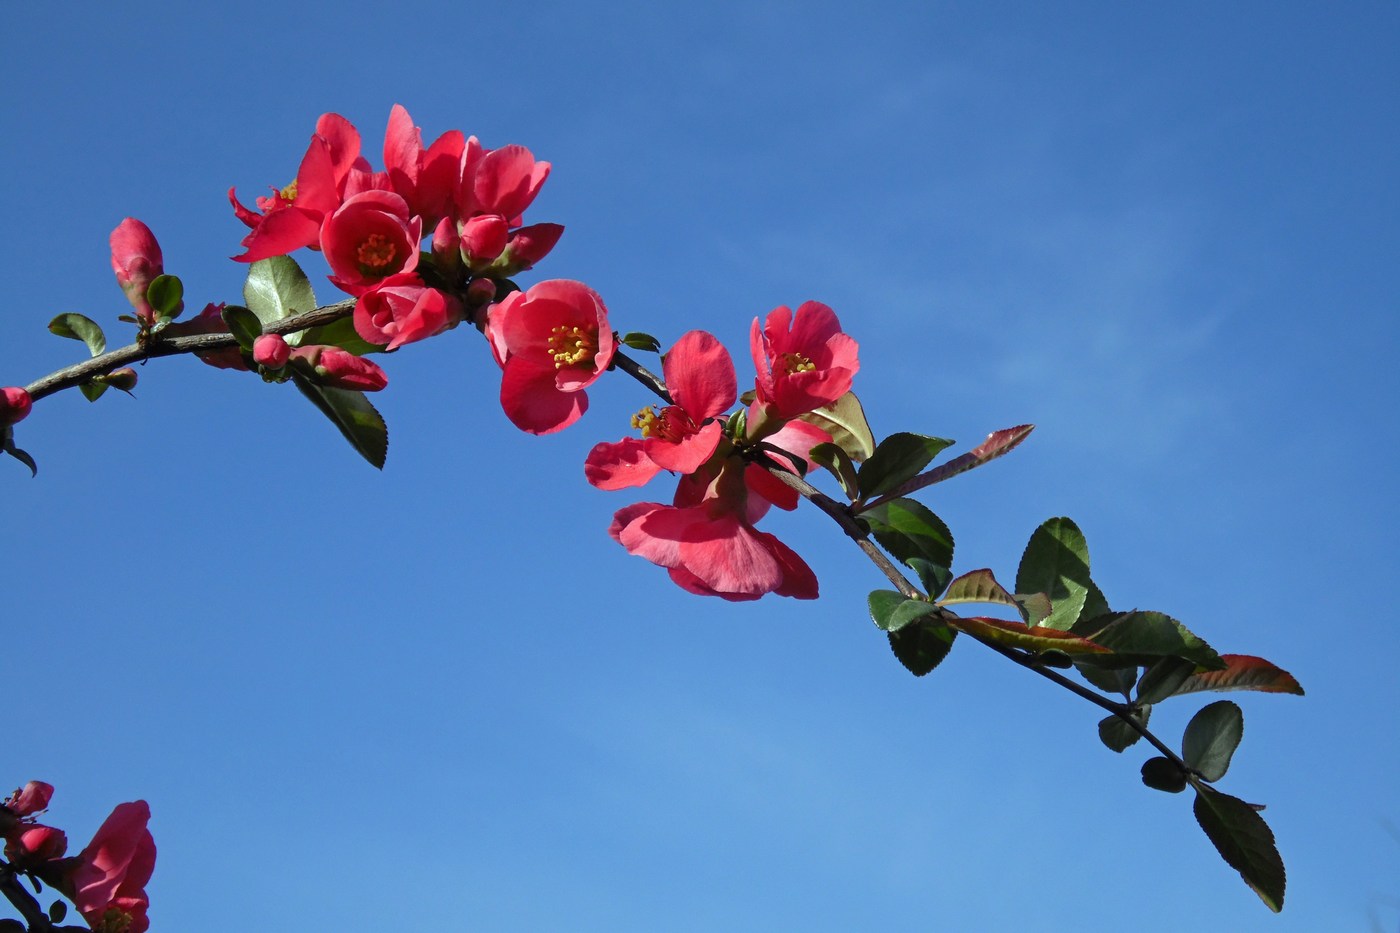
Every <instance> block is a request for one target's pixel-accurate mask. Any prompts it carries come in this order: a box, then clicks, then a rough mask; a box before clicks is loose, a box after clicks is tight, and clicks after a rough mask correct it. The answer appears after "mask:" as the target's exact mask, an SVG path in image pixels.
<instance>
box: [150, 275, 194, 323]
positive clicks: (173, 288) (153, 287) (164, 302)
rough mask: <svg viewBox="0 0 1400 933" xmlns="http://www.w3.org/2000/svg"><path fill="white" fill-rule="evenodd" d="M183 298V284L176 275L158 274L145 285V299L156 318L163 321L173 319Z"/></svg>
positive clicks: (179, 308) (180, 306) (178, 311)
mask: <svg viewBox="0 0 1400 933" xmlns="http://www.w3.org/2000/svg"><path fill="white" fill-rule="evenodd" d="M184 300H185V285H184V283H183V282H181V281H180V279H179V277H178V276H174V275H158V276H156V277H155V278H154V279H152V280H151V284H150V285H148V286H146V301H147V303H149V304H150V306H151V310H152V311H154V312H155V313H156V318H157V319H159V320H163V321H170V320H174V319H175V317H176V316H178V315H179V313H180V310H181V308H182V307H183V305H182V304H181V302H183V301H184Z"/></svg>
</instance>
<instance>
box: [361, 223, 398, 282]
mask: <svg viewBox="0 0 1400 933" xmlns="http://www.w3.org/2000/svg"><path fill="white" fill-rule="evenodd" d="M397 253H398V249H397V248H396V247H395V246H394V244H393V243H392V242H390V240H389V238H388V237H386V236H385V235H384V234H382V233H371V234H370V235H369V236H367V237H365V239H364V242H362V243H361V244H360V245H359V247H358V248H357V249H356V250H355V261H356V262H357V263H358V264H359V266H360V271H361V272H362V273H364V274H365V275H379V274H381V273H382V272H383V271H384V270H385V269H387V268H388V267H389V264H390V263H392V262H393V261H394V256H395V255H396V254H397Z"/></svg>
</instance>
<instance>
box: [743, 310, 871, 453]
mask: <svg viewBox="0 0 1400 933" xmlns="http://www.w3.org/2000/svg"><path fill="white" fill-rule="evenodd" d="M749 348H750V350H751V351H752V353H753V362H754V368H755V369H757V370H758V380H757V383H756V385H755V389H756V392H757V396H758V399H757V404H756V406H755V407H756V408H757V409H758V410H759V412H761V413H762V414H763V415H765V416H766V417H767V418H770V419H778V420H786V419H788V418H795V417H797V416H798V415H802V414H806V413H807V412H809V411H815V410H816V409H818V408H821V407H822V406H823V405H830V404H831V403H832V402H834V401H836V400H837V399H839V398H840V397H841V396H843V395H845V394H846V393H847V392H849V391H850V390H851V379H852V377H854V376H855V374H856V371H857V370H858V369H860V362H859V360H858V359H857V356H856V354H857V350H858V349H859V348H858V346H857V344H856V342H855V340H853V339H852V338H851V337H850V336H849V335H847V334H844V333H842V332H841V322H840V321H839V320H837V318H836V312H834V311H832V310H831V309H830V308H829V307H827V306H826V305H824V304H822V303H821V302H818V301H808V302H804V303H803V304H802V305H801V306H800V307H799V308H798V309H797V314H796V315H795V316H794V315H793V313H792V310H791V309H790V308H787V307H786V306H783V307H778V308H774V309H773V310H772V311H771V312H770V313H769V315H768V318H767V320H765V321H764V322H763V324H762V326H760V325H759V322H758V319H757V318H755V319H754V322H753V327H752V329H751V330H750V334H749ZM753 427H754V425H753V423H752V422H751V423H750V428H751V431H750V433H751V434H752V433H753V431H752V428H753Z"/></svg>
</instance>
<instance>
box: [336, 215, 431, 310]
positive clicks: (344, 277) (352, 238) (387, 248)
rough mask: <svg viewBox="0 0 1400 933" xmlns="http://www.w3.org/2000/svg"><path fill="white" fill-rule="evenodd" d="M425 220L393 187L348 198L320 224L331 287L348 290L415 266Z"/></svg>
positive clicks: (356, 292)
mask: <svg viewBox="0 0 1400 933" xmlns="http://www.w3.org/2000/svg"><path fill="white" fill-rule="evenodd" d="M422 241H423V219H422V218H421V217H412V216H410V215H409V212H408V202H406V201H405V200H404V199H403V198H401V197H399V196H398V195H397V194H394V193H393V192H392V191H364V192H361V193H360V194H357V195H354V196H353V197H350V198H347V199H346V201H345V203H344V204H342V205H340V207H338V208H336V210H335V211H334V212H333V213H332V214H330V215H328V216H327V217H326V219H325V221H324V222H323V223H322V224H321V249H323V250H324V251H325V253H326V262H328V263H329V264H330V267H331V271H332V272H334V273H335V275H332V276H331V277H330V279H331V281H332V282H333V283H335V286H336V287H337V288H339V289H341V290H343V291H346V292H349V293H350V294H352V295H363V294H364V293H365V292H368V291H371V290H372V289H374V288H375V287H376V286H377V285H379V283H380V282H382V281H383V280H384V279H387V278H388V277H389V276H391V275H397V274H398V273H400V272H412V271H413V270H414V269H415V268H417V266H418V255H419V253H418V246H419V244H420V243H421V242H422Z"/></svg>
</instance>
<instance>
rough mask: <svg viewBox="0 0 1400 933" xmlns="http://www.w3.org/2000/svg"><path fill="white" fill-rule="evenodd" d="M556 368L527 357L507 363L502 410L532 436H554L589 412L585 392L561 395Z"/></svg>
mask: <svg viewBox="0 0 1400 933" xmlns="http://www.w3.org/2000/svg"><path fill="white" fill-rule="evenodd" d="M554 376H555V370H554V367H553V366H552V365H549V366H540V365H537V364H533V363H532V362H531V361H530V360H528V359H527V358H525V357H521V356H515V357H512V358H510V359H508V360H506V365H505V372H504V373H503V375H502V378H501V408H502V409H503V410H504V411H505V413H506V417H507V418H509V419H510V420H511V423H512V424H514V425H515V426H516V427H517V428H519V429H520V430H522V431H528V432H529V433H531V434H552V433H554V432H555V431H561V430H563V429H564V428H567V427H568V426H569V425H571V424H573V423H574V422H575V421H577V420H578V419H579V418H581V417H583V413H584V412H585V411H587V410H588V396H587V395H585V394H584V393H582V392H560V391H559V389H558V387H556V386H555V384H554Z"/></svg>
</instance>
